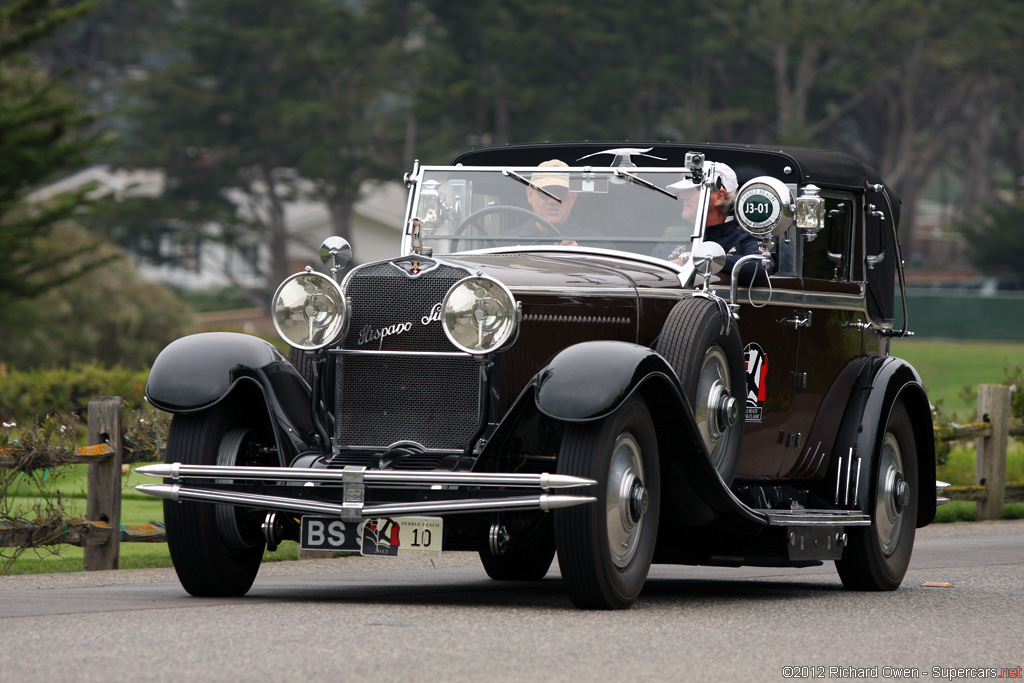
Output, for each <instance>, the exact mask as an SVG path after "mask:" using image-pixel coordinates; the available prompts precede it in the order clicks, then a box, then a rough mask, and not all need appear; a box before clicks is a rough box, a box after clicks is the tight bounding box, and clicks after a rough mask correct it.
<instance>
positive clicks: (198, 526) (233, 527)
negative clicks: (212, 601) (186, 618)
mask: <svg viewBox="0 0 1024 683" xmlns="http://www.w3.org/2000/svg"><path fill="white" fill-rule="evenodd" d="M254 436H255V432H254V431H253V430H251V429H247V428H245V426H244V424H242V423H241V421H240V420H238V419H236V418H233V417H232V416H231V415H230V413H229V411H228V410H227V409H225V408H223V407H220V406H217V407H214V408H212V409H210V410H207V411H204V412H201V413H194V414H187V415H184V414H183V415H175V416H174V419H173V420H172V421H171V428H170V432H169V433H168V435H167V450H166V456H165V461H166V462H168V463H171V462H180V463H183V464H190V465H212V464H217V463H218V462H220V464H225V462H226V460H225V453H228V452H231V451H233V452H235V453H239V452H243V451H245V450H246V449H247V442H249V441H250V440H251V439H252V438H253V437H254ZM222 446H224V448H222ZM229 457H230V456H229ZM237 464H252V463H247V462H237ZM260 514H261V513H258V512H256V511H253V510H248V509H245V508H238V507H230V506H223V505H213V504H211V503H197V502H194V501H183V502H180V503H179V502H174V501H171V500H164V525H165V526H166V530H167V548H168V550H169V551H170V555H171V560H172V562H173V563H174V570H175V571H176V572H177V574H178V580H179V581H181V585H182V587H184V589H185V590H186V591H188V592H189V593H190V594H192V595H195V596H198V597H230V596H238V595H245V593H247V592H248V591H249V588H251V587H252V583H253V581H254V580H255V579H256V573H257V572H258V571H259V568H260V562H261V560H262V559H263V550H264V547H265V545H266V543H265V541H264V538H263V534H262V531H261V529H260V521H261V517H260Z"/></svg>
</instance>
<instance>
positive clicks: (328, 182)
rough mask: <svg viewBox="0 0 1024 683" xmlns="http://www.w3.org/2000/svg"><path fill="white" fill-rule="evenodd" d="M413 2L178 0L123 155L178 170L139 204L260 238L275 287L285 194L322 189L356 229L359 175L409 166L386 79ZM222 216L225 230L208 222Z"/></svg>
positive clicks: (195, 227) (388, 173) (398, 103)
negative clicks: (163, 54) (162, 57)
mask: <svg viewBox="0 0 1024 683" xmlns="http://www.w3.org/2000/svg"><path fill="white" fill-rule="evenodd" d="M404 9H405V3H400V2H392V1H390V0H370V1H368V2H365V3H361V2H357V3H338V2H332V1H329V0H297V1H296V2H289V3H283V4H282V3H253V2H249V1H247V0H207V1H204V2H201V3H188V4H186V5H183V8H182V15H181V17H180V20H179V21H177V22H175V23H174V24H173V25H171V26H169V27H168V32H167V35H168V36H170V38H171V40H172V41H173V44H174V46H175V49H174V51H172V52H171V53H169V54H168V55H167V57H168V63H167V66H166V68H161V69H155V70H153V72H152V73H151V74H150V77H149V78H148V79H147V80H146V81H144V82H142V83H140V84H139V85H138V87H136V88H134V89H133V92H132V94H133V97H134V98H135V101H136V102H137V104H138V106H137V108H136V109H135V112H134V116H133V120H134V127H133V129H132V130H131V131H130V135H129V138H128V139H129V142H130V145H129V148H128V152H127V160H128V161H129V162H131V163H134V164H137V165H141V166H146V167H155V166H159V167H161V168H163V169H164V170H165V171H166V172H167V174H168V181H169V182H168V189H167V192H166V194H165V196H164V197H163V198H162V199H160V200H152V201H148V202H146V205H145V206H143V207H141V212H140V213H139V214H137V215H142V216H145V218H146V220H147V221H148V223H149V224H150V225H152V224H153V223H157V224H164V225H174V226H175V227H178V228H183V229H185V230H190V231H192V232H194V233H196V234H198V233H201V232H202V233H204V234H203V236H204V238H205V239H222V240H227V241H234V242H236V243H242V244H245V243H259V244H261V245H265V246H266V247H267V248H268V249H269V253H270V269H269V270H270V272H268V273H267V278H268V283H270V284H269V286H270V287H271V288H273V287H276V285H277V283H278V282H280V280H281V279H283V278H284V277H286V276H287V275H288V274H289V273H290V271H289V269H288V264H287V261H286V246H287V243H288V241H289V239H290V238H291V236H290V235H288V234H287V230H286V228H287V226H286V224H285V221H284V215H283V211H284V207H283V202H284V201H286V200H290V199H299V198H315V199H319V200H321V201H323V202H324V203H325V204H326V205H327V207H328V209H329V211H330V213H331V216H332V219H333V222H334V229H335V231H336V232H337V233H338V234H341V235H346V234H348V230H349V226H348V220H349V216H350V213H351V207H352V204H353V203H354V202H355V200H356V198H357V197H358V196H359V193H360V184H361V183H362V181H364V180H368V179H374V178H389V179H390V178H394V177H396V176H397V175H398V174H399V169H400V168H401V164H400V155H401V149H400V148H401V144H402V143H401V140H402V133H401V131H402V130H403V127H404V121H403V116H404V109H403V96H402V94H401V93H395V92H393V91H392V90H391V89H390V83H392V82H393V81H394V80H395V79H397V78H398V77H399V75H400V74H401V72H402V69H400V68H399V66H400V64H399V60H398V57H399V56H400V50H399V51H397V52H396V49H397V48H396V45H400V44H401V40H402V37H403V29H402V25H403V17H404ZM396 131H397V132H396ZM227 188H232V189H233V191H234V196H233V197H229V196H228V194H227V193H226V192H225V190H226V189H227ZM239 203H240V204H242V205H243V211H242V212H239V211H238V204H239ZM214 221H215V222H217V223H219V224H220V226H221V228H222V229H221V230H219V231H218V232H217V233H216V234H215V233H213V232H210V231H208V230H205V228H206V227H207V226H208V225H209V224H210V223H211V222H214Z"/></svg>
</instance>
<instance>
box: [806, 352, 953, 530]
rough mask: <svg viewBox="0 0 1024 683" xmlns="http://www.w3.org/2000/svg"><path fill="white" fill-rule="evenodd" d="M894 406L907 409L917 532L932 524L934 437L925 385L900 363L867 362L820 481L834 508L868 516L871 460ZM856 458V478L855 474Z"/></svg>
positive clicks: (889, 359)
mask: <svg viewBox="0 0 1024 683" xmlns="http://www.w3.org/2000/svg"><path fill="white" fill-rule="evenodd" d="M897 401H901V402H902V403H903V405H904V406H905V407H906V409H907V413H908V414H909V416H910V422H911V425H912V426H913V430H914V441H915V445H916V449H917V472H918V481H917V485H918V490H919V491H920V495H919V496H918V510H917V526H919V527H921V526H925V525H926V524H929V523H930V522H931V521H932V520H933V519H935V437H934V433H933V430H932V416H931V407H930V405H929V403H928V396H927V394H926V393H925V389H924V384H923V383H922V382H921V377H920V375H918V374H917V371H916V370H915V369H914V368H913V366H911V365H910V363H908V362H906V361H905V360H902V359H900V358H895V357H891V356H889V357H883V356H873V357H871V358H869V359H868V360H867V363H866V365H865V367H864V369H863V370H862V371H861V373H860V376H859V377H858V379H857V385H856V388H855V389H854V391H853V394H852V395H851V397H850V401H849V402H848V404H847V407H846V411H845V413H844V415H843V420H842V423H841V426H840V428H839V435H838V437H837V438H836V446H835V450H834V451H833V458H832V459H833V463H832V465H831V466H830V468H829V474H828V476H827V477H826V479H825V482H826V483H827V488H828V495H829V496H833V495H834V496H836V497H838V499H839V502H838V505H839V507H847V508H856V509H859V510H861V511H863V512H865V513H868V514H870V513H871V482H872V472H873V471H874V467H875V458H876V457H877V455H878V452H879V450H880V449H881V445H882V439H883V438H884V436H885V427H886V425H887V424H888V421H889V415H890V414H891V413H892V409H893V406H894V405H895V404H896V402H897ZM840 458H842V465H841V466H840V462H839V459H840ZM858 459H859V461H860V462H859V464H860V467H859V469H860V474H859V477H858V476H857V475H856V472H857V464H858ZM847 469H849V470H850V472H851V474H850V475H849V477H847V476H846V470H847ZM847 481H849V482H850V483H849V484H847ZM833 500H834V499H833Z"/></svg>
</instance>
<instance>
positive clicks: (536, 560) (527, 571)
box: [480, 542, 555, 581]
mask: <svg viewBox="0 0 1024 683" xmlns="http://www.w3.org/2000/svg"><path fill="white" fill-rule="evenodd" d="M554 559H555V544H554V543H550V542H549V543H538V544H536V545H529V546H520V547H518V548H512V549H510V550H508V551H506V552H505V553H503V554H501V555H495V554H493V553H492V552H491V551H490V550H481V551H480V562H481V563H482V564H483V565H484V571H486V572H487V576H489V577H491V578H492V579H494V580H495V581H540V580H541V579H543V578H544V575H545V574H547V573H548V569H550V568H551V561H552V560H554Z"/></svg>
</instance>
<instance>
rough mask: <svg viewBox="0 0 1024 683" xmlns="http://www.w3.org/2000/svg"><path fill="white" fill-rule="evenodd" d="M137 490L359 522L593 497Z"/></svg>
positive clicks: (549, 506)
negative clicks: (316, 496) (343, 496)
mask: <svg viewBox="0 0 1024 683" xmlns="http://www.w3.org/2000/svg"><path fill="white" fill-rule="evenodd" d="M135 489H136V490H137V491H140V492H142V493H145V494H148V495H151V496H156V497H158V498H166V499H167V500H173V501H176V502H181V501H184V500H194V501H202V502H205V503H217V504H220V505H237V506H241V507H253V508H260V509H266V510H280V511H282V512H299V513H310V514H317V515H330V516H335V517H338V518H339V519H342V520H344V521H347V522H348V521H359V520H361V519H367V518H371V517H391V516H396V515H417V514H427V515H429V514H442V513H445V514H460V513H471V512H500V511H507V510H543V511H544V512H547V511H549V510H553V509H555V508H565V507H571V506H573V505H580V504H582V503H592V502H594V501H595V500H597V499H596V498H593V497H591V496H562V495H551V494H542V495H539V496H520V497H514V498H470V499H466V500H431V501H420V502H414V503H383V504H380V505H366V506H364V505H362V503H341V504H339V503H328V502H325V501H317V500H306V499H304V498H285V497H283V496H267V495H264V494H259V493H238V492H234V491H211V490H208V489H194V488H186V487H182V486H179V485H178V484H140V485H138V486H136V487H135Z"/></svg>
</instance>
